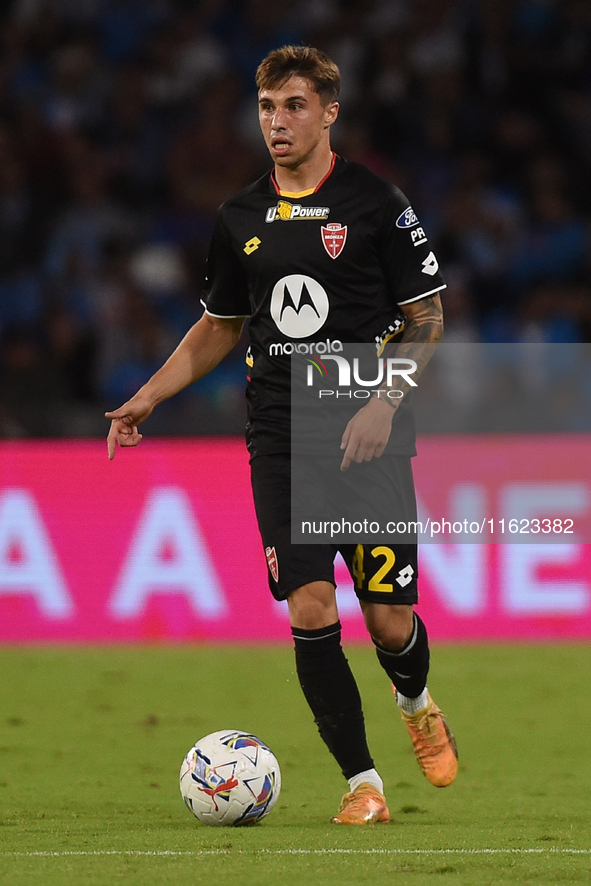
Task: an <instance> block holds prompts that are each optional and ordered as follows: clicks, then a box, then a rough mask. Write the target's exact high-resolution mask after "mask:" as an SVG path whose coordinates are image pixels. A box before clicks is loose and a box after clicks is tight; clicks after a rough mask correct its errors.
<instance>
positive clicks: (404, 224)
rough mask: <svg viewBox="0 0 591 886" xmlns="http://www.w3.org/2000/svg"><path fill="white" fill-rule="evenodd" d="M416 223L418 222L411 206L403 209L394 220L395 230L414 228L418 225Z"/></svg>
mask: <svg viewBox="0 0 591 886" xmlns="http://www.w3.org/2000/svg"><path fill="white" fill-rule="evenodd" d="M418 223H419V220H418V218H417V216H416V213H415V211H414V209H413V208H412V206H409V207H408V209H405V210H404V212H401V213H400V215H399V216H398V218H397V219H396V227H397V228H414V226H415V225H418Z"/></svg>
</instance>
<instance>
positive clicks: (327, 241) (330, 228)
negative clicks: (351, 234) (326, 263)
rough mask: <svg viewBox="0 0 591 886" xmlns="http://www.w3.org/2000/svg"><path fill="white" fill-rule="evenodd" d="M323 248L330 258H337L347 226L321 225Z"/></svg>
mask: <svg viewBox="0 0 591 886" xmlns="http://www.w3.org/2000/svg"><path fill="white" fill-rule="evenodd" d="M320 233H321V234H322V242H323V243H324V248H325V249H326V251H327V252H328V254H329V255H330V257H331V258H338V257H339V255H340V254H341V252H342V251H343V247H344V245H345V241H346V239H347V225H338V224H330V225H322V227H321V228H320Z"/></svg>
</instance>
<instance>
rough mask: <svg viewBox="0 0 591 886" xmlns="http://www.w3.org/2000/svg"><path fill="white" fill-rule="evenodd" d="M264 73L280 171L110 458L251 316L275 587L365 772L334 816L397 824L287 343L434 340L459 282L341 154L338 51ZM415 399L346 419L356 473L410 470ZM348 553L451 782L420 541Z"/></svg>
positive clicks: (346, 744) (265, 122)
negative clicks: (343, 615) (318, 524)
mask: <svg viewBox="0 0 591 886" xmlns="http://www.w3.org/2000/svg"><path fill="white" fill-rule="evenodd" d="M256 82H257V86H258V90H259V93H258V97H259V118H260V125H261V130H262V133H263V137H264V139H265V143H266V145H267V148H268V150H269V153H270V155H271V158H272V161H273V169H272V171H271V172H270V173H267V174H265V175H264V176H263V177H262V178H260V179H259V180H258V181H256V182H255V183H254V184H252V185H250V186H249V187H247V188H245V189H244V190H243V191H241V192H240V193H239V194H238V195H236V196H235V197H234V198H232V199H230V200H228V201H227V202H226V203H225V204H223V205H222V206H221V208H220V210H219V213H218V217H217V222H216V225H215V229H214V233H213V237H212V242H211V246H210V251H209V256H208V262H207V273H206V280H205V287H204V294H203V303H204V305H205V313H204V314H203V316H202V317H201V319H200V320H199V321H198V322H197V323H196V324H195V325H194V326H193V327H192V328H191V329H190V330H189V331H188V333H187V335H186V336H185V338H184V339H183V340H182V341H181V343H180V344H179V346H178V347H177V349H176V350H175V351H174V353H173V354H172V355H171V357H170V358H169V359H168V360H167V362H166V363H165V364H164V365H163V366H162V368H161V369H159V370H158V371H157V372H156V373H155V374H154V375H153V376H152V378H151V379H150V380H149V381H148V382H147V383H146V384H145V385H144V386H143V387H142V388H141V389H140V390H139V391H138V392H137V394H135V396H133V397H132V398H131V399H130V400H129V401H128V402H127V403H125V404H124V405H123V406H121V407H120V408H119V409H116V410H115V411H114V412H108V413H106V415H107V418H110V419H111V428H110V431H109V435H108V451H109V457H110V458H113V457H114V455H115V450H116V444H119V445H121V446H135V445H137V444H138V443H139V442H140V440H141V434H140V433H139V432H138V425H139V424H140V423H141V422H142V421H144V420H145V419H146V418H147V417H148V416H149V415H150V413H151V412H152V410H153V409H154V407H155V406H156V405H157V404H158V403H160V402H161V401H162V400H165V399H166V398H168V397H171V396H173V395H174V394H176V393H177V392H178V391H180V390H182V389H183V388H185V387H186V386H187V385H189V384H191V383H192V382H194V381H196V380H197V379H200V378H202V377H203V376H204V375H206V373H208V372H209V371H210V370H211V369H213V368H214V367H215V366H216V365H217V364H218V363H219V362H220V361H221V360H222V359H223V357H224V356H225V355H226V354H228V352H229V351H230V350H231V349H232V348H233V347H234V345H235V344H236V343H237V341H238V339H239V337H240V334H241V330H242V327H243V324H244V322H245V318H247V317H249V318H250V321H249V335H250V348H249V351H248V354H247V364H248V367H249V371H248V386H247V400H248V425H247V440H248V449H249V452H250V463H251V472H252V487H253V495H254V501H255V508H256V513H257V519H258V523H259V528H260V531H261V536H262V542H263V547H264V549H265V554H266V557H267V564H268V568H269V585H270V588H271V591H272V593H273V594H274V596H275V597H276V599H278V600H284V599H287V602H288V607H289V616H290V622H291V626H292V633H293V638H294V644H295V658H296V667H297V673H298V677H299V681H300V684H301V687H302V690H303V692H304V695H305V697H306V699H307V701H308V704H309V705H310V708H311V710H312V713H313V715H314V719H315V722H316V724H317V726H318V730H319V732H320V735H321V737H322V738H323V740H324V741H325V743H326V745H327V746H328V749H329V750H330V752H331V753H332V754H333V756H334V757H335V759H336V761H337V763H338V765H339V766H340V768H341V770H342V772H343V775H344V776H345V778H346V779H347V780H348V783H349V791H348V792H347V793H346V794H345V796H344V797H343V800H342V803H341V807H340V810H339V812H338V813H337V814H336V815H335V816H334V818H333V819H332V821H333V822H334V823H336V824H356V825H357V824H366V823H370V822H386V821H388V820H389V812H388V807H387V805H386V800H385V797H384V789H383V783H382V780H381V778H380V776H379V774H378V773H377V771H376V769H375V767H374V762H373V760H372V757H371V754H370V751H369V748H368V745H367V741H366V735H365V724H364V718H363V712H362V705H361V699H360V695H359V691H358V688H357V685H356V682H355V679H354V677H353V674H352V672H351V670H350V667H349V664H348V662H347V659H346V658H345V655H344V653H343V649H342V647H341V626H340V623H339V617H338V611H337V604H336V597H335V578H334V565H333V561H334V558H335V556H336V554H337V547H336V545H330V544H313V545H306V544H291V536H290V491H291V490H290V479H291V478H290V357H289V356H288V355H289V354H290V353H291V352H292V351H293V347H294V343H298V342H300V343H301V342H306V343H314V342H316V343H320V342H322V343H324V344H325V346H326V347H328V345H326V342H327V341H328V342H359V343H362V342H377V344H378V346H382V345H383V344H384V342H386V341H388V339H391V338H392V337H393V336H394V335H395V334H396V332H397V331H398V330H400V329H402V330H403V331H402V334H401V335H400V334H399V336H398V337H399V339H400V341H401V345H400V347H406V346H407V343H409V344H410V345H414V344H416V343H431V344H436V343H437V342H438V341H439V339H440V337H441V333H442V310H441V303H440V298H439V293H440V291H441V290H443V289H444V288H445V283H444V281H443V279H442V277H441V275H440V273H439V269H438V264H437V260H436V258H435V255H434V254H433V252H432V251H431V249H430V246H429V244H428V242H427V237H426V235H425V232H424V230H423V229H422V227H421V226H420V224H419V221H418V219H417V217H416V215H415V214H414V212H413V210H412V208H411V207H410V206H409V202H408V200H407V199H406V197H405V196H404V195H403V194H402V193H401V192H400V191H399V190H398V189H397V188H396V187H394V186H393V185H391V184H390V183H388V182H386V181H384V180H383V179H381V178H379V177H378V176H376V175H374V174H373V173H371V172H370V171H369V170H368V169H366V168H365V167H363V166H360V165H358V164H354V163H348V162H347V161H346V160H345V159H343V158H342V157H339V156H336V155H335V154H334V153H333V151H332V150H331V146H330V127H331V125H332V124H333V123H334V122H335V120H336V119H337V114H338V109H339V106H338V102H337V98H338V92H339V82H340V75H339V70H338V68H337V66H336V65H335V64H334V63H333V62H332V61H331V59H329V58H328V57H327V56H326V55H324V54H323V53H322V52H319V51H318V50H316V49H314V48H311V47H306V46H285V47H282V48H281V49H277V50H275V51H273V52H271V53H270V54H269V56H268V57H267V58H265V59H264V60H263V62H262V63H261V65H260V66H259V68H258V71H257V78H256ZM228 132H229V134H228V137H229V138H231V130H230V129H229V131H228ZM420 368H421V367H419V369H420ZM402 411H403V410H402V409H397V402H396V401H392V400H389V399H387V398H384V397H383V396H382V397H381V398H379V397H378V396H375V395H374V396H372V397H371V398H370V399H369V400H367V401H366V402H365V404H364V405H363V406H362V407H361V408H359V409H357V411H356V412H355V413H354V414H353V415H352V417H351V419H350V420H349V421H348V424H347V425H346V428H344V429H343V431H344V433H343V437H342V443H341V449H342V452H341V453H337V455H338V459H339V463H340V467H341V470H344V471H354V470H356V468H357V467H359V466H362V465H364V464H365V463H370V462H372V461H373V462H374V463H375V459H379V458H382V459H383V460H384V461H385V460H386V459H389V460H390V461H389V464H390V465H391V466H392V471H391V473H392V477H393V480H392V483H393V484H394V485H395V484H396V482H397V481H396V477H398V476H400V475H401V474H404V475H408V473H409V471H410V457H411V456H412V455H413V454H414V440H413V439H410V438H409V435H408V423H404V424H402V423H401V424H400V433H399V432H398V425H397V419H398V418H399V413H401V412H402ZM400 436H401V438H400ZM341 459H342V461H341ZM382 463H383V462H380V464H382ZM386 473H388V472H386ZM387 482H388V481H385V483H387ZM392 491H393V492H395V491H396V490H395V489H393V490H392ZM384 494H385V495H387V494H389V490H388V489H387V488H385V489H384ZM341 553H342V554H343V557H344V559H345V561H346V562H347V565H348V566H349V568H350V571H351V574H352V576H353V577H354V579H355V588H356V593H357V596H358V598H359V602H360V606H361V609H362V612H363V616H364V619H365V623H366V626H367V630H368V632H369V634H370V636H371V638H372V640H373V642H374V644H375V648H376V653H377V658H378V661H379V663H380V665H381V666H382V668H383V669H384V670H385V672H386V674H387V676H388V678H389V680H390V681H391V683H392V686H393V690H394V695H395V698H396V701H397V704H398V707H399V709H400V711H401V714H402V718H403V720H404V722H405V724H406V726H407V729H408V731H409V733H410V736H411V738H412V742H413V746H414V751H415V755H416V758H417V761H418V763H419V765H420V767H421V769H422V771H423V772H424V774H425V776H426V777H427V779H428V780H429V781H430V782H431V783H432V784H433V785H436V786H439V787H443V786H446V785H449V784H450V783H451V782H452V781H453V780H454V778H455V776H456V773H457V752H456V747H455V743H454V739H453V736H452V735H451V733H450V731H449V729H448V727H447V725H446V722H445V720H444V718H443V716H442V714H441V711H440V710H439V708H438V707H437V706H436V705H435V703H434V702H433V700H432V699H431V697H430V695H429V692H428V690H427V687H426V679H427V672H428V669H429V645H428V640H427V632H426V629H425V626H424V624H423V622H422V621H421V619H420V618H419V616H418V615H417V614H416V613H415V612H414V611H413V604H414V603H416V601H417V552H416V545H415V544H400V545H398V544H393V545H391V546H384V545H380V546H379V549H378V548H377V547H375V546H373V545H365V544H364V545H344V546H342V548H341Z"/></svg>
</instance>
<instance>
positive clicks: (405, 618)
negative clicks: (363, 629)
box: [363, 604, 413, 652]
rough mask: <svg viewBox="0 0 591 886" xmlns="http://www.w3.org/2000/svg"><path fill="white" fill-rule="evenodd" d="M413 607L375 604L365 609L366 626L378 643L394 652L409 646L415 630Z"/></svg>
mask: <svg viewBox="0 0 591 886" xmlns="http://www.w3.org/2000/svg"><path fill="white" fill-rule="evenodd" d="M412 613H413V610H412V606H387V605H385V604H373V605H371V604H370V606H369V607H365V608H364V613H363V614H364V616H365V624H366V626H367V629H368V631H369V633H370V635H371V637H372V639H373V640H375V642H376V643H379V645H380V646H383V647H384V648H385V649H390V650H392V652H398V651H399V650H400V649H403V648H404V646H405V645H406V644H407V642H408V640H409V639H410V636H411V634H412V630H413V615H412Z"/></svg>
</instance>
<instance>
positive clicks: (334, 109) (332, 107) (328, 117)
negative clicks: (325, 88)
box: [324, 102, 339, 129]
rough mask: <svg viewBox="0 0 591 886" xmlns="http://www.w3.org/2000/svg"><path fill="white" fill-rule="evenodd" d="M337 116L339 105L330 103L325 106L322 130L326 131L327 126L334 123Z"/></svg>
mask: <svg viewBox="0 0 591 886" xmlns="http://www.w3.org/2000/svg"><path fill="white" fill-rule="evenodd" d="M338 116H339V103H338V102H331V103H330V104H329V105H327V106H326V110H325V118H324V128H325V129H328V127H329V126H332V124H333V123H334V122H335V120H336V119H337V117H338Z"/></svg>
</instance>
